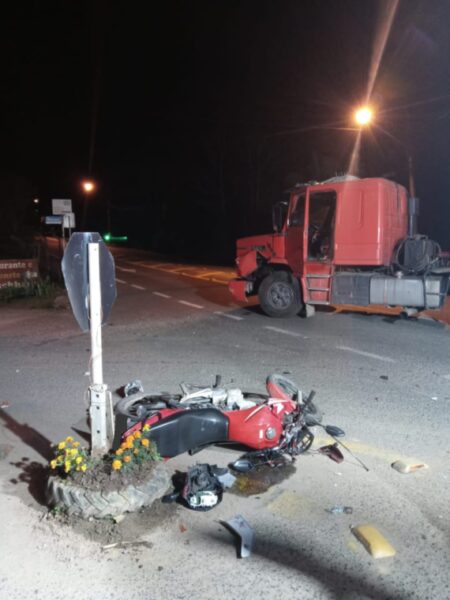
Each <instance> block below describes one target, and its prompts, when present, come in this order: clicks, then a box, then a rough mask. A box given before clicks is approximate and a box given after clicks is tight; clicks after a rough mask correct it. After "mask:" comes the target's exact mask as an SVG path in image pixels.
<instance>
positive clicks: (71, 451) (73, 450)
mask: <svg viewBox="0 0 450 600" xmlns="http://www.w3.org/2000/svg"><path fill="white" fill-rule="evenodd" d="M77 454H78V450H77V449H76V448H72V449H71V450H70V455H71V456H76V455H77Z"/></svg>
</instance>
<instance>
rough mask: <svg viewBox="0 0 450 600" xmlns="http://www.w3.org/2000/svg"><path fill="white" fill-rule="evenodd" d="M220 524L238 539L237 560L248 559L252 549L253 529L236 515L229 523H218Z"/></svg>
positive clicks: (242, 518) (241, 517)
mask: <svg viewBox="0 0 450 600" xmlns="http://www.w3.org/2000/svg"><path fill="white" fill-rule="evenodd" d="M220 522H221V524H222V525H223V526H224V527H226V528H227V529H229V530H230V531H232V532H233V533H235V534H236V535H237V536H239V538H240V542H241V543H240V546H239V558H248V557H249V556H250V554H251V552H252V547H253V529H252V528H251V526H250V525H249V523H248V522H247V521H246V520H245V519H244V517H243V516H241V515H236V516H235V517H233V518H232V519H230V520H229V521H220Z"/></svg>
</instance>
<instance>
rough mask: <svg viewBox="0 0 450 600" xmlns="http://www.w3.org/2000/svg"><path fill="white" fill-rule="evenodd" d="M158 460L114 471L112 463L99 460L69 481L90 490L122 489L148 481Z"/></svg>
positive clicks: (74, 474) (110, 490)
mask: <svg viewBox="0 0 450 600" xmlns="http://www.w3.org/2000/svg"><path fill="white" fill-rule="evenodd" d="M157 464H159V461H158V462H153V461H147V462H144V463H142V464H141V465H135V466H133V467H132V468H130V469H123V470H121V471H113V470H112V468H111V463H109V462H104V461H102V462H99V463H98V464H96V465H94V466H92V467H90V468H89V469H88V470H87V471H85V472H84V473H83V472H81V471H79V472H75V473H73V475H71V477H70V479H68V482H69V481H73V483H74V484H76V485H79V486H80V487H83V488H85V489H88V490H94V491H98V490H103V491H104V492H114V491H120V490H122V489H123V488H125V487H127V486H128V485H136V486H139V485H140V484H143V483H146V482H147V481H148V480H149V478H150V476H151V474H152V472H153V471H154V469H155V466H156V465H157Z"/></svg>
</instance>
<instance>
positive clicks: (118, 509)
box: [46, 463, 170, 519]
mask: <svg viewBox="0 0 450 600" xmlns="http://www.w3.org/2000/svg"><path fill="white" fill-rule="evenodd" d="M169 485H170V476H169V473H168V471H167V469H166V467H165V465H164V463H160V464H158V465H156V467H155V468H154V469H153V471H152V472H151V475H149V479H148V481H146V482H144V483H142V482H140V483H139V484H137V485H131V484H130V485H127V486H125V487H123V488H122V489H120V490H111V491H107V492H106V491H102V490H92V489H88V488H86V487H82V486H80V485H76V484H74V483H73V482H71V481H68V480H64V479H61V478H59V477H54V476H50V478H49V480H48V483H47V489H46V499H47V503H48V504H49V505H50V506H51V507H53V508H63V509H66V510H67V512H68V514H70V515H76V516H79V517H81V518H83V519H89V518H91V517H93V518H96V519H104V518H105V517H117V516H118V515H121V514H123V513H125V512H136V511H137V510H139V509H140V508H143V507H144V506H150V505H151V504H153V502H154V501H155V500H156V499H157V498H160V497H161V496H163V495H164V493H165V491H166V490H167V488H168V487H169Z"/></svg>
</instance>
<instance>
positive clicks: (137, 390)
mask: <svg viewBox="0 0 450 600" xmlns="http://www.w3.org/2000/svg"><path fill="white" fill-rule="evenodd" d="M143 393H144V387H143V386H142V381H141V380H140V379H133V381H130V383H127V384H126V385H124V387H123V395H124V396H125V397H128V396H133V395H134V394H143Z"/></svg>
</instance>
